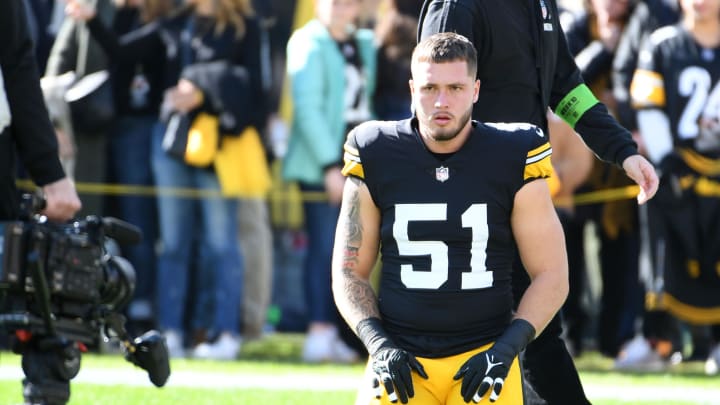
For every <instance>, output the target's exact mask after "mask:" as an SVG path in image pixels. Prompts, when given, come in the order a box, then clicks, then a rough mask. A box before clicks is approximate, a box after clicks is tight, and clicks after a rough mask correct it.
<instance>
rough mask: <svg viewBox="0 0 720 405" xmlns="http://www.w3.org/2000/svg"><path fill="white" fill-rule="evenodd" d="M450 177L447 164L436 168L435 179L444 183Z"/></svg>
mask: <svg viewBox="0 0 720 405" xmlns="http://www.w3.org/2000/svg"><path fill="white" fill-rule="evenodd" d="M449 178H450V169H448V168H447V167H445V166H440V167H438V168H436V169H435V179H437V181H439V182H441V183H443V182H445V181H446V180H447V179H449Z"/></svg>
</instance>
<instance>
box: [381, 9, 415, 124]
mask: <svg viewBox="0 0 720 405" xmlns="http://www.w3.org/2000/svg"><path fill="white" fill-rule="evenodd" d="M421 6H422V0H388V1H387V7H388V8H387V9H385V11H384V13H383V14H382V16H381V17H380V20H379V21H378V24H377V26H376V27H375V36H376V42H377V44H378V56H377V58H378V61H377V84H376V86H375V95H374V97H373V106H374V107H375V115H376V117H377V119H379V120H401V119H404V118H408V117H410V116H411V114H412V113H411V111H410V93H409V92H408V80H410V57H411V56H412V51H413V48H414V47H415V40H416V37H417V25H418V16H419V15H420V7H421Z"/></svg>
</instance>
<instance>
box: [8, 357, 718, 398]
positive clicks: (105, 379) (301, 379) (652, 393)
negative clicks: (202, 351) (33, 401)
mask: <svg viewBox="0 0 720 405" xmlns="http://www.w3.org/2000/svg"><path fill="white" fill-rule="evenodd" d="M129 366H130V367H129V368H128V369H127V370H118V369H115V368H113V369H98V368H92V369H91V368H85V369H81V370H80V373H79V374H78V376H77V377H75V378H74V379H73V380H72V381H71V384H73V383H86V384H97V385H130V386H140V387H152V386H153V385H152V384H151V383H150V381H149V380H148V377H147V374H146V373H145V371H143V370H141V369H139V368H133V367H132V365H129ZM23 377H24V375H23V372H22V370H21V369H20V368H19V367H10V366H0V380H17V382H18V389H20V388H19V387H20V381H21V380H22V379H23ZM361 383H362V375H361V374H359V375H358V376H337V375H332V374H309V373H304V374H296V373H294V374H284V375H270V374H265V375H249V374H227V373H215V372H202V373H198V372H192V371H186V370H183V371H175V372H173V373H172V374H171V375H170V379H169V380H168V383H167V385H166V387H192V388H234V389H237V388H260V389H268V390H276V389H279V388H282V389H287V390H314V391H329V390H333V391H334V390H355V389H357V388H358V387H359V384H361ZM583 387H584V388H585V393H586V394H587V396H588V398H589V399H590V400H591V401H594V400H600V399H603V400H606V399H622V400H623V401H633V400H638V401H658V403H665V402H666V401H692V402H694V403H697V404H698V405H701V404H704V405H719V404H720V387H718V388H703V387H692V388H690V387H683V386H642V385H634V386H617V385H611V384H589V383H587V382H585V383H583Z"/></svg>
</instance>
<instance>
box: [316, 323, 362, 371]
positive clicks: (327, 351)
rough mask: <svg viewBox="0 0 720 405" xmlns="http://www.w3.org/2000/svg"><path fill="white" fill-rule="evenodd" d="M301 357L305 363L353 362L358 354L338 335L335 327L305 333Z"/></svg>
mask: <svg viewBox="0 0 720 405" xmlns="http://www.w3.org/2000/svg"><path fill="white" fill-rule="evenodd" d="M302 358H303V361H304V362H306V363H324V362H327V363H354V362H356V361H357V360H358V358H359V356H358V354H357V353H356V352H355V351H354V350H353V349H351V348H350V347H348V346H347V345H346V344H345V342H343V341H342V340H341V339H340V338H339V337H338V333H337V329H334V328H328V329H323V330H319V331H313V332H310V333H308V334H307V336H306V337H305V344H304V346H303V354H302Z"/></svg>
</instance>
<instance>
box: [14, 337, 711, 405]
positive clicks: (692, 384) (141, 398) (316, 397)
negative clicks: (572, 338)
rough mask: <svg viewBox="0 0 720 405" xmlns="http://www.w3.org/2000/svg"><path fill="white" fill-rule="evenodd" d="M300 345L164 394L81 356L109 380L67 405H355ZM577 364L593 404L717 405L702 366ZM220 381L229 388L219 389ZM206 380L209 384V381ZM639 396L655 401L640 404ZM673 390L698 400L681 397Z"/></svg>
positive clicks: (246, 358)
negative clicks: (624, 369)
mask: <svg viewBox="0 0 720 405" xmlns="http://www.w3.org/2000/svg"><path fill="white" fill-rule="evenodd" d="M301 345H302V337H301V336H298V335H285V334H281V335H274V336H271V337H269V338H266V339H263V340H261V341H255V342H249V343H247V344H245V345H244V346H243V352H242V355H241V359H240V360H238V361H234V362H224V363H221V362H207V361H195V360H173V361H172V365H171V367H172V371H173V373H174V375H184V376H197V381H195V383H194V384H190V385H192V386H183V385H181V384H172V382H173V380H172V379H171V384H170V385H169V386H167V387H164V388H162V389H157V388H155V387H153V386H152V385H150V383H149V382H148V383H146V384H145V383H144V381H141V383H140V384H138V383H137V382H135V383H130V384H129V383H127V382H126V381H125V380H126V378H127V377H128V376H133V377H134V378H136V381H137V380H142V379H144V378H145V375H144V372H143V371H142V370H139V369H137V368H136V367H135V366H133V365H132V364H130V363H127V362H126V361H125V360H124V359H123V358H122V356H121V355H120V354H105V355H98V354H84V355H83V357H82V367H81V376H83V375H84V374H87V375H90V376H92V375H93V374H97V373H100V372H104V373H106V374H107V375H109V376H110V377H109V378H106V379H105V380H103V381H102V382H99V383H98V382H87V381H80V382H78V381H73V382H72V383H71V390H72V393H71V400H70V402H69V404H71V405H84V404H98V405H109V404H143V405H145V404H147V405H151V404H158V405H161V404H260V405H283V404H287V405H310V404H312V405H325V404H327V405H330V404H333V405H335V404H352V403H353V398H354V396H355V392H354V389H353V388H351V387H339V388H338V389H335V388H336V387H333V386H327V385H328V381H331V382H330V383H329V384H330V385H332V381H336V380H337V379H338V378H344V379H345V380H350V381H351V382H354V379H357V381H358V383H360V382H361V376H362V371H363V365H361V364H356V365H351V366H338V365H314V366H313V365H305V364H302V363H300V362H298V358H299V350H300V347H301ZM577 366H578V369H579V370H580V372H581V378H582V380H583V384H584V386H585V388H586V391H587V392H588V395H589V397H590V399H591V400H592V402H593V404H597V405H610V404H633V405H648V404H662V405H690V404H692V405H698V404H720V384H718V382H720V377H707V376H705V375H704V374H703V373H702V364H701V363H685V364H681V365H679V366H676V367H674V368H673V369H672V370H671V371H668V372H663V373H623V374H621V373H617V372H614V371H612V362H611V361H610V360H608V359H604V358H602V357H600V356H598V355H597V354H592V353H591V354H587V355H584V356H583V357H581V358H579V359H578V360H577ZM19 369H20V357H19V356H17V355H14V354H12V353H7V352H2V353H0V371H2V370H6V371H7V370H10V371H13V370H15V371H16V370H19ZM108 371H109V373H108ZM113 373H116V374H113ZM300 376H302V378H305V379H307V380H308V383H307V386H306V387H305V386H303V387H301V388H298V387H293V388H292V389H287V388H286V387H284V382H286V381H287V379H288V378H299V377H300ZM221 377H222V378H223V379H225V381H226V382H227V381H229V383H223V384H217V382H218V380H220V379H221ZM78 378H80V376H79V377H78ZM251 378H254V379H257V378H260V379H262V380H263V381H265V382H266V384H264V385H263V386H262V387H259V388H256V387H251V386H247V384H244V385H243V384H242V382H243V381H247V380H248V379H251ZM114 379H117V381H114ZM203 381H207V384H204V383H203ZM233 381H238V386H239V387H233ZM273 381H276V386H273ZM318 388H321V389H318ZM663 390H665V391H667V390H671V391H667V392H668V393H670V394H672V395H670V396H668V397H666V398H663V396H662V395H660V398H662V399H660V398H657V397H658V395H655V394H658V393H660V394H662V392H665V391H663ZM643 392H646V393H648V395H649V396H652V397H653V398H651V399H644V398H643V397H642V393H643ZM678 392H680V393H682V392H687V393H688V395H689V393H695V395H693V396H692V398H690V399H686V400H684V399H683V396H682V394H678ZM638 393H640V395H639V396H638V395H637V394H638ZM698 393H700V394H698ZM702 393H706V394H707V395H702ZM593 394H594V395H593ZM20 403H22V391H21V383H20V380H19V379H11V378H7V377H6V378H2V379H0V405H5V404H20Z"/></svg>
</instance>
